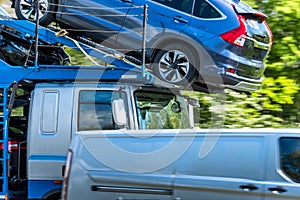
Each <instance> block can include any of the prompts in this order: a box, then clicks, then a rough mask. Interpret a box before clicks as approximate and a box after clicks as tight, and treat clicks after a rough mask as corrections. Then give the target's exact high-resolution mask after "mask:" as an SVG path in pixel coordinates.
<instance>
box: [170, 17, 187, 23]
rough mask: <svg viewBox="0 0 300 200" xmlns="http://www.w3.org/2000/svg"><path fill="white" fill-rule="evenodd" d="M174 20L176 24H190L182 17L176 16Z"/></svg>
mask: <svg viewBox="0 0 300 200" xmlns="http://www.w3.org/2000/svg"><path fill="white" fill-rule="evenodd" d="M173 20H174V21H175V22H176V23H182V24H187V23H188V20H186V19H184V18H183V17H181V16H175V17H173Z"/></svg>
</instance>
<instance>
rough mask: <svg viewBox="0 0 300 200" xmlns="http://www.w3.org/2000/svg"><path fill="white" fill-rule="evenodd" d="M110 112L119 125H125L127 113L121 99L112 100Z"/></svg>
mask: <svg viewBox="0 0 300 200" xmlns="http://www.w3.org/2000/svg"><path fill="white" fill-rule="evenodd" d="M112 113H113V117H114V121H115V123H116V124H117V125H119V126H125V125H126V124H127V114H126V110H125V104H124V100H123V99H117V100H113V102H112Z"/></svg>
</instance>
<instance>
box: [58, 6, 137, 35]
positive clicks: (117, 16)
mask: <svg viewBox="0 0 300 200" xmlns="http://www.w3.org/2000/svg"><path fill="white" fill-rule="evenodd" d="M62 5H63V6H61V8H60V9H61V10H62V12H61V16H60V19H61V20H60V21H62V22H63V23H65V24H67V25H69V26H71V27H73V28H75V31H79V30H82V31H84V32H85V33H86V34H88V35H93V38H95V39H98V40H99V39H101V40H106V39H111V40H115V39H116V37H115V36H116V35H117V34H118V33H119V31H120V29H121V27H122V25H123V23H124V19H125V17H126V15H127V12H128V11H129V8H130V6H131V5H132V4H131V2H130V1H129V0H109V1H107V0H94V1H88V0H72V1H68V0H62ZM76 29H77V30H76ZM110 37H113V38H110Z"/></svg>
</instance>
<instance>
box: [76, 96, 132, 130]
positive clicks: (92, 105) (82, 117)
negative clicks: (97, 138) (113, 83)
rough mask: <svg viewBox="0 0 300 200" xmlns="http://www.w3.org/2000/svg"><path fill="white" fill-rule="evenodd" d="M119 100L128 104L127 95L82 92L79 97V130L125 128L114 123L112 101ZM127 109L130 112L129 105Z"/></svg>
mask: <svg viewBox="0 0 300 200" xmlns="http://www.w3.org/2000/svg"><path fill="white" fill-rule="evenodd" d="M119 98H122V99H123V100H124V102H126V93H125V92H119V91H81V92H80V96H79V111H78V130H79V131H87V130H114V129H120V128H124V127H119V126H118V125H117V124H115V123H114V120H113V115H112V108H111V104H112V101H113V100H115V99H119ZM125 104H126V103H125ZM125 107H126V108H125V109H126V111H128V109H127V105H125ZM127 113H128V112H127ZM127 119H128V117H127ZM125 128H127V127H125Z"/></svg>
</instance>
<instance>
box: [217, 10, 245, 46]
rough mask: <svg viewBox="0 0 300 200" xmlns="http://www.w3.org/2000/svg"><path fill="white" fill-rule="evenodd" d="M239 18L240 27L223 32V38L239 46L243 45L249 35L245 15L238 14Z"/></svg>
mask: <svg viewBox="0 0 300 200" xmlns="http://www.w3.org/2000/svg"><path fill="white" fill-rule="evenodd" d="M238 20H239V23H240V25H239V27H237V28H235V29H233V30H230V31H228V32H226V33H223V34H221V37H222V39H223V40H225V41H227V42H229V43H231V44H234V45H236V46H239V47H243V46H244V44H245V41H246V35H247V27H246V22H245V17H244V16H241V15H238Z"/></svg>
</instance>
